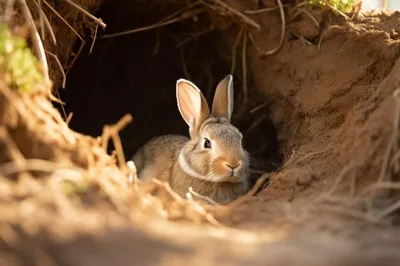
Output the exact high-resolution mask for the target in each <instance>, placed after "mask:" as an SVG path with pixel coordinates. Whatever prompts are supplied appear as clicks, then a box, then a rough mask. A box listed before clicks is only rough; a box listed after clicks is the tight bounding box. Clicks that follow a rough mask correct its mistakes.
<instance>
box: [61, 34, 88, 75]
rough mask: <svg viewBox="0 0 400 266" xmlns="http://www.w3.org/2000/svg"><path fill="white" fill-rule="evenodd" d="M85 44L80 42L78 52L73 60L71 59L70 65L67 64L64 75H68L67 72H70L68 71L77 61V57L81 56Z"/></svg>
mask: <svg viewBox="0 0 400 266" xmlns="http://www.w3.org/2000/svg"><path fill="white" fill-rule="evenodd" d="M85 44H86V43H85V42H84V41H82V42H81V45H80V46H79V49H78V52H77V53H76V54H75V56H74V58H73V59H72V61H71V63H69V65H68V66H67V70H66V71H65V75H68V72H69V71H70V69H71V68H72V67H73V65H74V64H75V62H76V60H77V59H78V57H79V55H80V54H81V52H82V50H83V47H84V46H85Z"/></svg>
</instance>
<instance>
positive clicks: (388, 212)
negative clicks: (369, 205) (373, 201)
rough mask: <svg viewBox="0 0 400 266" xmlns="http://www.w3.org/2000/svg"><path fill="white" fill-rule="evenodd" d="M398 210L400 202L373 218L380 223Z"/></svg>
mask: <svg viewBox="0 0 400 266" xmlns="http://www.w3.org/2000/svg"><path fill="white" fill-rule="evenodd" d="M398 210H400V200H399V201H397V202H395V203H393V204H392V205H390V206H389V207H387V208H386V209H384V210H383V211H381V212H380V213H378V214H377V215H375V216H374V218H375V219H376V220H377V221H380V220H382V219H384V218H385V217H387V216H389V215H390V214H392V213H394V212H396V211H398Z"/></svg>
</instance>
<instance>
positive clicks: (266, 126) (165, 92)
mask: <svg viewBox="0 0 400 266" xmlns="http://www.w3.org/2000/svg"><path fill="white" fill-rule="evenodd" d="M185 6H186V7H187V5H186V3H182V4H179V3H177V4H174V5H171V4H167V3H161V2H160V3H158V2H151V3H148V2H145V1H136V2H135V4H132V3H131V1H129V0H113V1H104V3H103V4H102V5H101V7H100V9H99V11H98V12H97V14H96V16H97V17H100V18H102V19H103V20H104V21H106V22H107V30H106V31H101V30H100V29H99V32H98V39H97V40H96V42H95V44H94V49H93V50H92V53H90V48H91V45H89V44H87V45H85V47H84V48H83V50H82V51H81V53H80V56H79V57H78V59H77V61H76V62H75V64H74V66H73V67H72V68H71V70H70V71H69V73H68V79H67V84H66V89H65V90H59V92H60V96H61V99H62V100H63V101H64V102H65V103H66V105H65V106H64V110H63V112H64V111H65V112H66V114H67V115H68V114H69V113H71V112H72V113H73V117H72V120H71V121H70V124H69V125H70V127H71V129H73V130H75V131H77V132H80V133H83V134H87V135H91V136H93V137H97V136H99V135H101V134H102V130H103V126H104V125H106V124H113V123H116V122H117V121H118V120H119V119H120V118H121V117H122V116H123V115H125V114H126V113H130V114H131V115H132V116H133V122H132V123H131V124H129V125H128V126H127V127H126V128H125V129H124V130H123V131H121V132H120V137H121V141H122V145H123V148H124V153H125V157H126V158H127V159H130V158H131V157H132V155H133V154H134V152H135V151H136V150H137V149H139V148H140V147H141V146H142V145H143V144H144V143H145V142H146V141H147V140H149V139H150V138H152V137H155V136H159V135H163V134H183V135H187V136H188V128H187V125H186V124H185V122H184V121H183V119H182V117H181V116H180V113H179V111H178V108H177V103H176V98H175V97H176V96H175V84H176V80H177V79H179V78H186V79H189V80H191V81H193V82H194V83H195V84H196V85H197V86H198V87H199V88H200V89H201V90H202V92H203V93H204V95H205V96H206V98H207V100H208V102H209V104H211V101H212V97H213V95H214V90H215V88H216V86H217V83H218V82H219V81H220V80H221V79H222V78H223V77H224V76H226V75H227V74H229V73H231V72H232V70H233V76H234V88H235V108H234V113H233V120H232V124H234V125H235V126H237V127H238V128H239V129H240V130H241V131H242V132H243V135H244V145H245V149H246V150H248V151H249V152H250V155H251V157H252V166H251V168H252V175H251V181H252V183H253V184H254V182H255V181H256V179H257V177H259V176H260V175H261V174H262V173H264V172H270V171H274V170H276V169H278V168H279V167H280V166H281V164H282V161H283V156H282V153H281V152H280V148H279V143H278V140H277V132H276V129H275V127H274V124H273V122H272V120H271V119H270V113H269V111H268V108H265V106H266V103H268V102H267V99H266V98H265V97H264V96H262V95H259V94H257V92H256V90H255V89H254V88H253V87H252V79H251V77H252V73H251V72H249V69H246V72H247V75H246V85H247V87H248V89H247V91H248V92H247V97H248V100H247V101H246V104H244V100H243V99H244V82H243V68H242V65H243V64H242V59H243V58H242V54H241V52H240V46H241V44H240V43H238V42H236V39H237V36H238V32H239V31H240V27H239V25H236V24H235V23H234V22H229V21H228V22H226V23H225V22H224V23H225V24H226V25H224V23H222V24H221V25H216V20H215V18H214V19H213V18H212V17H210V16H209V14H207V12H205V13H201V12H200V13H199V14H197V15H195V16H192V17H190V18H188V19H182V20H181V21H179V22H178V23H173V24H171V25H168V26H165V27H160V28H155V29H151V30H145V31H142V32H138V33H134V34H130V35H125V36H120V37H114V38H102V37H101V36H104V35H106V34H111V33H117V32H121V31H126V30H129V29H135V28H141V27H143V26H147V25H154V24H155V23H157V22H159V21H161V20H162V19H166V18H168V17H169V16H171V15H173V14H174V13H177V12H178V11H180V10H182V9H183V8H185ZM216 16H217V15H216ZM222 20H224V19H222ZM87 35H88V36H90V32H88V33H87ZM91 41H92V40H91V39H89V40H88V42H89V43H90V42H91ZM75 46H76V47H75V50H77V49H78V47H79V46H80V43H76V45H75ZM234 46H237V52H233V49H232V47H234ZM233 65H234V66H235V67H233ZM260 106H262V107H263V108H258V107H260ZM57 108H59V109H60V111H62V110H61V108H60V106H57ZM257 110H259V111H257ZM260 110H261V111H260ZM113 148H114V147H113V146H112V143H111V142H110V145H109V152H111V150H112V149H113Z"/></svg>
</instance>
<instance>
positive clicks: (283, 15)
mask: <svg viewBox="0 0 400 266" xmlns="http://www.w3.org/2000/svg"><path fill="white" fill-rule="evenodd" d="M277 2H278V5H279V9H280V14H281V21H282V23H281V37H280V39H279V44H278V46H277V47H275V48H273V49H271V50H267V51H262V49H261V48H260V47H258V45H256V43H255V40H254V37H253V35H252V33H251V32H249V39H250V41H251V42H252V44H253V45H254V47H255V48H256V49H257V51H258V52H259V53H261V58H264V57H266V56H269V55H273V54H275V53H276V52H278V51H279V50H280V49H281V47H282V45H283V41H284V39H285V29H286V19H285V11H284V9H283V5H282V0H277Z"/></svg>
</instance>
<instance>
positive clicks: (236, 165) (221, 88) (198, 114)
mask: <svg viewBox="0 0 400 266" xmlns="http://www.w3.org/2000/svg"><path fill="white" fill-rule="evenodd" d="M176 97H177V102H178V109H179V111H180V113H181V115H182V117H183V119H184V120H185V122H186V123H187V125H188V126H189V133H190V138H191V139H190V141H188V142H187V143H186V144H185V146H184V147H183V149H182V150H181V152H180V154H179V157H178V160H179V165H180V168H181V169H182V170H183V171H184V172H185V173H186V174H188V175H190V176H192V177H195V178H199V179H203V180H206V181H211V182H234V183H237V182H245V181H246V179H247V175H248V167H249V159H248V158H249V157H248V153H247V152H246V151H245V150H244V149H243V141H242V140H243V135H242V134H241V133H240V131H239V130H238V129H237V128H236V127H234V126H233V125H232V124H231V123H230V120H231V116H232V111H233V78H232V76H231V75H228V76H226V77H225V78H224V79H223V80H221V81H220V82H219V84H218V86H217V88H216V91H215V95H214V99H213V103H212V109H211V112H210V109H209V107H208V104H207V101H206V99H205V98H204V96H203V94H202V93H201V91H200V90H199V89H198V88H197V86H196V85H194V84H193V83H192V82H190V81H188V80H185V79H179V80H178V81H177V83H176Z"/></svg>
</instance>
